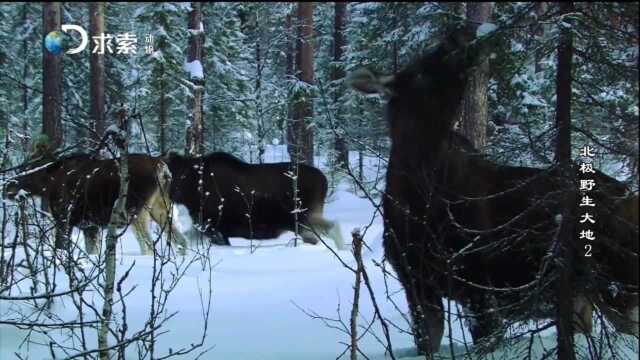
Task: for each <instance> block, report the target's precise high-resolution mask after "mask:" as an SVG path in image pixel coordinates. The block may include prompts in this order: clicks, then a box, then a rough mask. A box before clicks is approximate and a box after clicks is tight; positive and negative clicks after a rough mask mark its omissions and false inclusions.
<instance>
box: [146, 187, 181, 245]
mask: <svg viewBox="0 0 640 360" xmlns="http://www.w3.org/2000/svg"><path fill="white" fill-rule="evenodd" d="M149 212H150V214H151V218H152V219H153V221H155V222H156V223H157V224H158V225H159V226H160V228H161V229H163V230H168V231H169V242H171V243H172V244H173V245H175V246H176V248H177V249H178V251H179V252H180V255H185V253H186V248H187V239H185V237H184V236H183V235H182V233H181V232H180V231H178V229H176V227H175V225H174V223H173V221H172V218H171V217H170V216H169V214H171V202H170V200H169V199H168V198H167V197H166V196H161V195H160V193H159V192H158V193H156V194H155V195H154V196H153V200H152V202H151V208H150V209H149Z"/></svg>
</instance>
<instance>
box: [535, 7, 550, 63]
mask: <svg viewBox="0 0 640 360" xmlns="http://www.w3.org/2000/svg"><path fill="white" fill-rule="evenodd" d="M535 12H536V22H537V24H536V26H535V30H534V32H535V37H536V38H537V39H538V40H541V39H542V37H543V36H544V25H543V24H541V23H540V19H541V18H542V16H543V15H544V14H545V13H546V12H547V3H546V2H543V1H541V2H538V3H536V5H535ZM535 49H536V50H535V53H534V57H535V60H534V61H535V63H534V69H535V72H536V74H537V73H539V72H540V71H542V64H541V63H542V57H543V56H544V51H543V49H542V47H541V46H536V48H535Z"/></svg>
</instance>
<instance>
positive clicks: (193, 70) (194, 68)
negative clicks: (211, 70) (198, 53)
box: [184, 60, 204, 79]
mask: <svg viewBox="0 0 640 360" xmlns="http://www.w3.org/2000/svg"><path fill="white" fill-rule="evenodd" d="M184 70H185V71H186V72H188V73H189V78H190V79H204V70H203V69H202V63H201V62H200V60H193V61H191V62H185V64H184Z"/></svg>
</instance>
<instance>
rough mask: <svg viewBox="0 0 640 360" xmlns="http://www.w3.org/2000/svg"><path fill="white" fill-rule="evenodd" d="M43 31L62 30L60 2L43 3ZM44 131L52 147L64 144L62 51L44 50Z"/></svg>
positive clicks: (45, 32) (45, 33)
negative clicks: (55, 53)
mask: <svg viewBox="0 0 640 360" xmlns="http://www.w3.org/2000/svg"><path fill="white" fill-rule="evenodd" d="M42 15H43V31H44V36H46V35H47V34H48V33H50V32H51V31H60V21H61V13H60V3H59V2H50V3H43V5H42ZM42 66H43V69H42V132H43V133H44V134H45V135H47V136H48V137H49V141H50V142H51V143H50V145H51V149H56V148H58V147H59V146H60V145H62V141H63V133H62V121H61V113H62V106H61V104H62V53H60V54H58V55H54V54H52V53H50V52H49V51H47V50H46V49H45V50H43V51H42Z"/></svg>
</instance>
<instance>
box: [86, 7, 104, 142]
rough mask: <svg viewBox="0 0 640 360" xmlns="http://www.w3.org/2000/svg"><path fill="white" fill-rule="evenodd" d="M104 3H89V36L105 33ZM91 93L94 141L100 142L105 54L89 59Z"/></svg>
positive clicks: (95, 55) (92, 54)
mask: <svg viewBox="0 0 640 360" xmlns="http://www.w3.org/2000/svg"><path fill="white" fill-rule="evenodd" d="M104 30H105V29H104V3H102V2H92V3H89V36H90V37H91V38H92V37H93V36H98V35H99V34H101V33H104ZM89 69H90V70H89V71H90V81H89V87H90V89H89V91H90V98H91V117H92V118H93V130H94V131H95V136H94V140H95V141H97V142H100V140H101V139H102V136H103V135H104V130H105V119H104V100H105V94H104V78H105V71H104V54H99V53H98V52H95V53H93V52H91V55H90V58H89Z"/></svg>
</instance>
